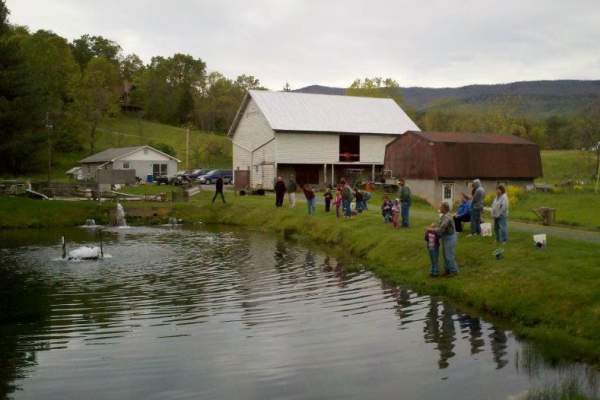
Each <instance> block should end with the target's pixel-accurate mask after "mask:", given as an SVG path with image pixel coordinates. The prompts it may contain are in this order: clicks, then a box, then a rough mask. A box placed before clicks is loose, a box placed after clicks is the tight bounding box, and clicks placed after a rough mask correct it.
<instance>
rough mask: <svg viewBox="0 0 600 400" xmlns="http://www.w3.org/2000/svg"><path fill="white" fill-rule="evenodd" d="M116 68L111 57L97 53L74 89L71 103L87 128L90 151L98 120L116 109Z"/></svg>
mask: <svg viewBox="0 0 600 400" xmlns="http://www.w3.org/2000/svg"><path fill="white" fill-rule="evenodd" d="M120 84H121V81H120V78H119V70H118V68H117V66H116V65H114V64H113V63H112V62H111V61H109V60H107V59H105V58H102V57H97V58H93V59H92V60H90V61H89V63H88V64H87V66H86V68H85V71H84V73H83V76H82V77H81V80H80V81H79V82H78V84H77V85H76V87H75V89H74V97H75V104H76V107H77V109H78V111H79V112H80V115H81V116H82V117H83V119H84V121H85V123H86V124H87V125H88V128H89V145H90V153H94V150H95V145H96V133H97V128H98V125H99V124H100V122H101V121H102V120H103V119H104V118H106V117H107V116H110V115H115V114H118V112H119V97H120Z"/></svg>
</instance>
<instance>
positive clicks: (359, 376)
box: [0, 228, 598, 399]
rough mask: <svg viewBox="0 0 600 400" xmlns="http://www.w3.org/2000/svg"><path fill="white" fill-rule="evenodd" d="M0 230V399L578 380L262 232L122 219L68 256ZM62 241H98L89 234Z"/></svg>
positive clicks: (333, 391)
mask: <svg viewBox="0 0 600 400" xmlns="http://www.w3.org/2000/svg"><path fill="white" fill-rule="evenodd" d="M60 235H61V232H58V231H35V232H32V231H21V232H4V233H0V239H1V243H2V244H1V245H0V246H1V248H0V281H1V282H2V283H0V296H1V297H0V300H1V301H2V303H1V305H0V312H2V314H0V316H1V319H0V321H1V325H0V398H2V397H3V396H4V395H5V394H7V396H8V397H9V398H16V399H77V398H90V399H91V398H93V399H392V398H393V399H398V398H402V399H439V398H455V399H507V398H513V397H512V396H514V398H519V396H522V395H523V393H525V392H526V391H527V390H528V389H530V388H532V387H540V386H545V385H550V384H555V383H558V382H561V381H563V380H565V379H571V378H575V379H577V380H578V381H579V383H580V384H581V385H582V386H583V387H585V388H586V390H588V391H592V392H593V391H596V392H597V391H598V388H597V385H598V384H597V380H598V374H597V373H596V372H594V371H593V370H592V369H591V368H588V367H586V366H584V365H573V364H571V365H569V364H567V365H555V366H550V365H547V364H546V363H544V361H543V360H542V359H541V358H540V357H539V356H538V355H537V354H536V352H535V350H533V349H532V348H531V346H528V345H527V344H526V343H522V342H519V341H518V340H517V339H516V338H515V337H514V336H513V334H512V333H511V332H510V331H506V330H504V329H502V328H500V327H498V326H495V325H494V324H492V323H489V322H486V321H485V320H483V319H480V318H476V317H472V316H469V315H468V314H466V313H465V312H463V311H461V310H460V308H457V307H455V306H453V305H451V304H449V303H447V302H444V301H443V300H442V299H439V298H432V297H429V296H423V295H419V294H417V293H415V292H413V291H411V290H409V289H406V288H398V287H394V286H389V285H386V284H385V283H382V282H381V281H380V280H379V279H377V278H375V277H373V276H372V275H371V274H370V273H369V272H359V273H346V272H345V269H344V263H343V262H341V261H339V260H336V259H335V258H333V257H330V256H328V255H327V253H326V252H323V251H322V250H315V249H307V248H306V247H303V246H300V245H297V244H294V243H290V242H286V241H283V240H279V239H277V238H274V237H271V236H263V235H259V234H249V233H243V232H229V231H218V230H183V229H167V228H164V229H162V228H132V229H129V230H116V231H113V232H112V233H107V234H106V235H105V236H106V237H105V251H106V252H107V253H109V254H111V255H112V258H108V259H105V260H103V261H100V262H79V263H73V262H71V263H67V262H64V261H57V260H56V258H57V257H60V245H59V238H60ZM67 238H68V239H69V240H70V241H71V242H75V243H79V244H83V243H88V242H90V241H93V240H94V236H93V234H90V233H86V232H85V231H84V230H73V231H68V232H67Z"/></svg>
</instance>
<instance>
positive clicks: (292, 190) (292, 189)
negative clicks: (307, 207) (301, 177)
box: [287, 175, 298, 208]
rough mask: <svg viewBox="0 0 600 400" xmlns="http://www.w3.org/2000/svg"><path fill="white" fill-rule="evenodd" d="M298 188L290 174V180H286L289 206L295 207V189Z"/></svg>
mask: <svg viewBox="0 0 600 400" xmlns="http://www.w3.org/2000/svg"><path fill="white" fill-rule="evenodd" d="M297 190H298V185H297V184H296V181H295V180H294V176H293V175H292V176H290V180H289V181H288V184H287V193H288V200H289V202H290V208H294V207H296V191H297Z"/></svg>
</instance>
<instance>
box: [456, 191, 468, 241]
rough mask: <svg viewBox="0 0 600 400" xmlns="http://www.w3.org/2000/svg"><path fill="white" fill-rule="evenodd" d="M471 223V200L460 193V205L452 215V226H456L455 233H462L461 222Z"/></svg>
mask: <svg viewBox="0 0 600 400" xmlns="http://www.w3.org/2000/svg"><path fill="white" fill-rule="evenodd" d="M470 221H471V199H470V198H469V195H468V194H466V193H461V199H460V204H459V205H458V209H457V210H456V214H454V225H455V226H456V232H462V231H463V227H462V224H463V222H470Z"/></svg>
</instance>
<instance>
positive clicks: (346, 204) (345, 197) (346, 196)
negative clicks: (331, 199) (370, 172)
mask: <svg viewBox="0 0 600 400" xmlns="http://www.w3.org/2000/svg"><path fill="white" fill-rule="evenodd" d="M340 184H341V185H342V209H343V210H344V217H345V218H352V206H351V204H352V197H353V196H352V188H351V187H350V185H348V182H346V180H345V179H342V180H341V181H340Z"/></svg>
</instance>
